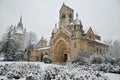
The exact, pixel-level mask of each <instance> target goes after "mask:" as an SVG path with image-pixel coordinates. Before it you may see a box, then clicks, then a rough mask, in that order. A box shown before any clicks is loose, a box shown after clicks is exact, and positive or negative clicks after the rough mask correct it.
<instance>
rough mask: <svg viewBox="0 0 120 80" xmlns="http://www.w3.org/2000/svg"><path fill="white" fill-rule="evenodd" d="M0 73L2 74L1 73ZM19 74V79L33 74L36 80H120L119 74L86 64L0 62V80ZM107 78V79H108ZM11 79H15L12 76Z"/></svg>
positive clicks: (22, 79)
mask: <svg viewBox="0 0 120 80" xmlns="http://www.w3.org/2000/svg"><path fill="white" fill-rule="evenodd" d="M18 73H19V74H18ZM1 74H2V75H1ZM14 74H15V75H16V74H18V75H20V77H21V78H20V79H17V80H26V79H25V78H26V77H29V76H33V77H34V78H37V80H45V79H46V78H47V80H48V78H52V80H63V79H64V80H73V79H74V80H77V79H82V80H93V79H94V80H120V75H119V74H113V73H104V72H100V71H96V70H94V69H92V68H91V67H88V66H77V65H71V64H68V65H57V64H45V63H43V62H0V75H1V76H0V80H1V79H4V80H11V79H8V78H7V77H6V76H13V75H14ZM108 78H109V79H108ZM12 80H15V79H13V78H12Z"/></svg>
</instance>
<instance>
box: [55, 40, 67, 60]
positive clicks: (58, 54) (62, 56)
mask: <svg viewBox="0 0 120 80" xmlns="http://www.w3.org/2000/svg"><path fill="white" fill-rule="evenodd" d="M67 51H68V47H67V45H66V43H65V42H64V41H62V40H60V41H59V42H58V43H57V45H56V47H55V59H56V61H57V62H67V60H68V53H67Z"/></svg>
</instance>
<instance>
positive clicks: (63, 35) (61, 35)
mask: <svg viewBox="0 0 120 80" xmlns="http://www.w3.org/2000/svg"><path fill="white" fill-rule="evenodd" d="M70 36H71V35H70V34H68V33H67V32H66V31H64V30H63V29H60V30H59V31H58V32H57V33H56V35H55V36H54V38H53V43H55V42H56V41H57V40H58V39H60V38H63V39H64V40H65V41H67V42H69V41H70Z"/></svg>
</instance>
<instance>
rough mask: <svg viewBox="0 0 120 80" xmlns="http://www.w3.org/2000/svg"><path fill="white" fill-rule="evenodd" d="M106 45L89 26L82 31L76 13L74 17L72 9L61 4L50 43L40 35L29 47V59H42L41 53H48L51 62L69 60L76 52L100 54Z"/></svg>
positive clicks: (103, 51) (103, 52) (104, 50)
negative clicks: (34, 43) (36, 41)
mask: <svg viewBox="0 0 120 80" xmlns="http://www.w3.org/2000/svg"><path fill="white" fill-rule="evenodd" d="M106 47H107V46H106V44H104V43H103V42H102V41H101V36H100V35H98V34H96V33H95V32H94V31H93V30H92V28H91V27H90V28H89V29H88V31H84V30H83V25H82V22H81V20H80V19H79V17H78V14H76V17H75V19H74V10H73V9H71V8H70V7H68V6H67V5H65V4H63V5H62V7H61V9H60V11H59V25H58V26H57V25H56V24H55V28H54V29H53V31H52V36H51V39H50V43H49V44H48V43H47V40H46V39H44V37H42V38H41V39H40V41H39V42H38V43H37V45H35V46H34V48H32V49H31V54H30V60H32V61H42V57H43V55H44V54H48V55H49V56H50V57H51V58H52V61H53V62H69V61H70V60H71V59H72V58H73V57H74V55H75V54H76V53H77V52H84V53H86V54H90V55H91V54H94V53H97V54H101V55H102V54H105V52H106Z"/></svg>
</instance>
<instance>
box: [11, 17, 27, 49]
mask: <svg viewBox="0 0 120 80" xmlns="http://www.w3.org/2000/svg"><path fill="white" fill-rule="evenodd" d="M11 28H12V36H13V37H14V38H15V40H16V41H17V43H18V44H19V50H20V51H24V49H25V39H26V28H24V27H23V23H22V16H21V17H20V21H19V22H18V24H17V26H13V25H11Z"/></svg>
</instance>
